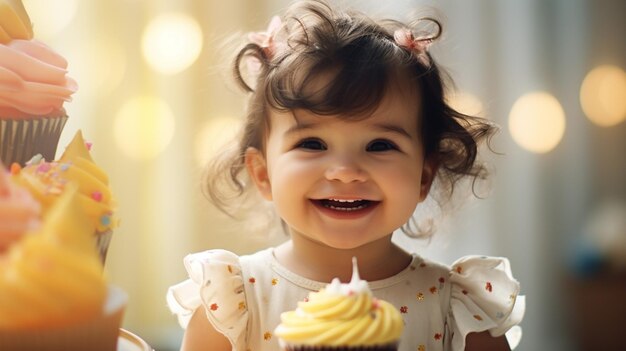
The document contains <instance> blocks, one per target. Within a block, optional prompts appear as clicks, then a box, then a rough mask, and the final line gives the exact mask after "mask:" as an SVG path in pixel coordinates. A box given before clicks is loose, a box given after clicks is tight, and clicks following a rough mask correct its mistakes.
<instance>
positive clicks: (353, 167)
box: [324, 157, 369, 183]
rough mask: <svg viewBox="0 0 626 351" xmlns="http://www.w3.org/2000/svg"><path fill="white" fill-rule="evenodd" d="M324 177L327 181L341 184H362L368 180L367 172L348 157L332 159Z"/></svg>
mask: <svg viewBox="0 0 626 351" xmlns="http://www.w3.org/2000/svg"><path fill="white" fill-rule="evenodd" d="M324 175H325V177H326V179H328V180H335V181H340V182H342V183H352V182H364V181H366V180H367V179H368V178H369V176H368V174H367V171H365V170H364V169H363V168H362V167H361V166H360V165H359V164H358V162H356V161H355V160H353V159H351V158H349V157H345V158H341V159H334V160H333V161H332V162H331V163H330V164H329V165H328V167H327V168H326V172H325V174H324Z"/></svg>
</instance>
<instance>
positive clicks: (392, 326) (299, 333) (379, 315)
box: [275, 269, 404, 346]
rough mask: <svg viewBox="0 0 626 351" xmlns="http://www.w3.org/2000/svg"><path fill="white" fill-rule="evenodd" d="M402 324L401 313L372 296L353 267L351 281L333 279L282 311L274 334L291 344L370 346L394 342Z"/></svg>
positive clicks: (398, 336)
mask: <svg viewBox="0 0 626 351" xmlns="http://www.w3.org/2000/svg"><path fill="white" fill-rule="evenodd" d="M403 327H404V322H403V321H402V317H401V316H400V312H399V311H398V310H397V309H396V308H395V307H394V306H393V305H391V304H390V303H388V302H386V301H383V300H378V299H376V298H374V297H372V294H371V291H370V290H369V288H367V284H366V283H365V282H364V281H362V280H360V279H359V278H358V273H357V271H356V269H355V271H354V273H353V278H352V281H351V282H350V284H341V283H339V280H337V279H335V280H333V282H332V283H331V284H329V285H328V286H327V287H326V288H324V289H322V290H320V291H319V292H314V293H311V294H309V297H308V299H307V300H306V301H302V302H299V303H298V308H297V309H296V310H295V311H289V312H285V313H283V314H281V324H280V325H279V326H278V327H277V328H276V331H275V333H276V335H277V336H278V337H279V338H280V339H281V341H282V342H284V343H287V344H290V345H316V346H372V345H385V344H390V343H394V342H397V341H398V340H399V338H400V335H401V334H402V329H403Z"/></svg>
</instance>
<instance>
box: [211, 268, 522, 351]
mask: <svg viewBox="0 0 626 351" xmlns="http://www.w3.org/2000/svg"><path fill="white" fill-rule="evenodd" d="M476 258H478V257H476ZM462 263H465V264H464V265H463V266H461V265H460V264H457V265H454V266H452V267H451V268H450V267H448V268H447V270H442V269H441V266H439V265H436V264H430V263H424V262H423V261H417V262H416V261H414V263H413V264H412V265H410V266H409V268H408V269H407V270H408V271H414V272H410V273H409V274H408V275H410V276H411V277H416V279H414V280H408V279H407V280H406V281H403V283H406V284H399V283H398V284H397V285H395V286H398V287H401V289H402V290H403V293H402V295H400V294H398V295H397V296H398V297H400V296H401V298H397V299H396V300H391V301H390V302H391V303H393V304H394V305H395V306H396V308H397V309H398V310H399V311H400V313H401V314H402V318H403V320H404V323H405V324H406V325H407V327H409V326H414V325H416V324H415V323H416V322H415V321H416V320H419V321H421V322H420V323H425V322H426V321H427V322H428V323H433V320H434V321H436V322H434V323H433V324H430V327H429V328H423V329H424V330H423V331H420V332H417V330H416V331H415V332H413V331H412V332H410V333H409V334H410V335H409V337H411V338H412V340H411V342H410V348H406V346H407V344H406V341H404V339H403V342H402V343H401V348H400V349H401V350H403V351H405V350H406V351H409V350H410V351H441V350H443V349H446V350H447V349H448V345H450V343H453V342H454V341H455V340H457V339H455V334H457V336H456V338H458V337H459V336H458V333H455V332H454V331H455V329H453V327H452V326H451V324H448V323H449V322H451V323H454V320H455V315H454V314H453V313H452V312H451V311H448V314H447V315H442V316H441V317H439V315H437V316H433V315H430V316H429V315H428V314H429V312H428V311H429V310H430V309H431V308H432V307H433V306H435V305H437V306H438V305H440V304H441V303H446V301H448V299H449V298H450V296H451V295H450V294H451V292H452V293H453V294H456V295H452V297H453V298H454V296H456V297H457V298H459V297H460V298H462V299H463V300H460V301H461V302H463V301H466V299H470V300H472V301H475V298H480V299H490V300H494V299H496V297H497V298H498V299H499V301H500V304H499V305H497V307H498V308H497V309H496V308H495V307H496V305H486V307H488V308H489V307H492V308H493V309H491V310H489V309H487V310H478V309H476V310H475V311H474V310H467V312H469V314H467V316H468V317H469V319H470V320H471V321H473V323H474V325H475V326H476V328H480V327H479V326H481V325H482V326H483V328H484V326H486V325H487V324H491V323H492V322H496V323H503V322H504V321H505V320H506V318H507V317H508V316H509V314H508V310H506V307H501V306H507V305H508V306H509V307H511V305H512V304H514V303H515V300H516V298H517V291H518V290H514V289H512V288H511V287H510V285H509V286H507V285H505V284H504V283H503V282H501V281H500V280H498V279H496V278H495V277H492V276H491V275H485V276H483V278H482V279H476V280H472V281H470V283H471V284H460V283H466V281H465V280H466V279H467V277H470V278H475V277H476V276H474V271H475V270H476V267H475V265H472V264H470V263H468V262H462ZM259 266H260V265H259ZM254 267H256V265H254ZM479 267H484V266H479ZM220 268H221V269H220V271H221V272H222V273H223V274H224V276H229V277H232V276H233V275H241V287H240V289H235V292H236V293H237V298H236V299H235V298H233V299H232V300H223V299H218V298H215V297H220V295H217V296H215V297H210V298H207V299H206V300H204V301H206V302H205V306H206V307H207V311H209V312H211V313H210V315H211V316H213V318H217V319H222V318H224V320H230V318H233V319H236V318H237V317H238V316H248V314H249V311H248V309H250V311H256V310H257V309H259V308H260V309H261V311H270V309H269V308H267V309H265V307H264V306H268V305H272V304H275V305H280V303H277V301H287V300H288V299H286V298H285V295H283V294H284V289H285V288H284V287H289V286H291V283H292V280H291V279H290V276H286V275H283V274H282V272H280V271H278V272H276V271H269V272H263V273H261V271H260V270H256V271H254V270H252V269H251V268H250V266H248V268H245V269H242V268H241V267H240V266H238V265H236V264H235V263H229V264H225V263H224V264H223V266H222V267H220ZM461 273H464V275H463V276H462V277H461V276H459V275H457V274H461ZM417 278H419V279H417ZM229 279H230V278H229ZM216 281H217V282H219V281H220V280H219V279H218V280H214V284H211V285H212V286H218V285H219V283H217V284H216V283H215V282H216ZM505 283H506V282H505ZM244 287H245V291H246V293H245V294H244ZM316 289H319V288H317V287H313V288H311V290H310V291H315V290H316ZM454 289H456V290H454ZM494 290H495V291H494ZM217 291H218V292H221V291H222V290H221V289H220V290H217ZM249 293H250V294H249ZM307 293H308V292H307ZM461 293H462V294H463V295H466V297H463V295H461ZM253 295H256V298H255V300H254V301H248V300H246V299H247V298H249V296H253ZM297 300H298V301H302V300H304V301H306V300H307V298H306V297H305V296H298V297H297ZM290 306H291V305H290ZM477 307H479V308H481V309H482V308H483V306H477ZM437 310H438V311H443V310H440V309H439V308H438V309H437ZM505 310H506V311H505ZM274 311H275V310H274ZM470 311H471V312H470ZM504 312H507V314H505V313H504ZM264 313H267V312H264ZM425 314H426V317H421V316H424V315H425ZM271 315H272V316H280V313H276V312H272V313H271ZM227 318H229V319H227ZM246 318H247V317H246ZM275 318H278V317H275ZM423 318H425V319H424V320H422V319H423ZM450 318H452V319H450ZM485 321H488V322H485ZM466 323H469V322H466ZM469 324H471V323H469ZM276 325H277V324H275V322H274V321H273V320H270V321H268V322H261V323H260V324H259V325H254V326H253V327H252V329H254V331H251V332H250V334H247V336H242V337H241V338H242V339H237V342H238V343H237V345H238V346H237V348H236V349H238V350H250V351H270V350H272V351H273V350H275V349H276V347H277V345H278V340H277V338H274V336H273V334H272V333H273V330H274V329H273V328H275V326H276ZM452 325H453V324H452ZM224 327H225V328H227V327H228V326H226V325H224ZM473 327H474V326H472V328H473ZM474 330H484V329H474ZM457 331H458V330H457ZM245 337H249V338H250V339H247V340H248V341H240V340H245V339H243V338H245ZM250 340H254V341H250ZM246 342H249V343H248V344H246Z"/></svg>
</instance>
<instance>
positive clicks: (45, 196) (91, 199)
mask: <svg viewBox="0 0 626 351" xmlns="http://www.w3.org/2000/svg"><path fill="white" fill-rule="evenodd" d="M17 178H18V181H19V182H21V183H22V184H23V185H25V186H26V187H28V188H29V189H30V190H31V192H32V193H33V195H34V196H35V197H36V198H37V199H38V200H39V201H40V202H41V203H42V205H43V208H44V212H45V211H47V210H48V209H49V208H50V207H51V206H52V204H53V203H54V202H55V200H56V198H57V197H58V196H59V195H60V194H62V193H63V191H64V189H65V187H66V185H67V184H69V183H74V184H76V185H77V186H78V191H79V196H78V197H79V201H80V202H81V206H82V207H83V210H84V212H85V214H86V215H87V217H88V218H89V220H90V222H91V223H92V226H93V228H94V231H98V232H104V231H107V230H110V229H114V228H115V227H117V224H118V221H117V218H116V217H115V207H116V203H115V200H114V199H113V196H112V194H111V190H110V188H109V179H108V176H107V175H106V173H105V172H104V171H103V170H102V169H101V168H100V167H98V166H97V165H96V164H95V163H94V162H93V160H92V158H91V156H90V154H89V150H88V149H87V146H86V144H85V140H84V139H83V136H82V133H81V132H80V131H78V132H77V133H76V135H75V136H74V139H73V140H72V142H71V143H70V144H69V145H68V146H67V148H66V149H65V152H64V153H63V156H61V158H60V159H59V160H58V161H55V162H45V160H43V159H42V160H39V161H38V162H33V163H31V164H29V165H28V166H26V167H24V169H22V170H21V172H20V173H19V174H18V176H17Z"/></svg>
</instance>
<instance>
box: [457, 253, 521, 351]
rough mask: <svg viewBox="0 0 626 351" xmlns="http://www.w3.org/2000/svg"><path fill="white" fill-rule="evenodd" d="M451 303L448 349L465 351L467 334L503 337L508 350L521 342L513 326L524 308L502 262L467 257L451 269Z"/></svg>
mask: <svg viewBox="0 0 626 351" xmlns="http://www.w3.org/2000/svg"><path fill="white" fill-rule="evenodd" d="M450 282H451V284H452V285H451V299H450V310H449V313H448V321H447V324H448V328H449V329H450V332H452V335H453V336H452V341H451V346H452V347H451V349H452V350H455V351H456V350H459V351H462V350H464V349H465V337H466V336H467V334H469V333H471V332H482V331H485V330H487V331H489V333H490V334H491V335H492V336H494V337H495V336H501V335H503V334H505V333H506V337H507V340H508V342H509V345H510V346H511V349H514V348H515V347H516V346H517V344H518V343H519V341H520V339H521V336H522V335H521V328H520V327H519V326H517V324H519V322H521V320H522V318H523V316H524V310H525V308H526V305H525V299H524V296H519V292H520V285H519V282H518V281H517V280H515V279H514V278H513V275H512V273H511V268H510V264H509V261H508V260H507V259H506V258H499V257H485V256H467V257H463V258H461V259H459V260H458V261H456V262H455V263H454V264H453V265H452V269H451V272H450Z"/></svg>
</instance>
